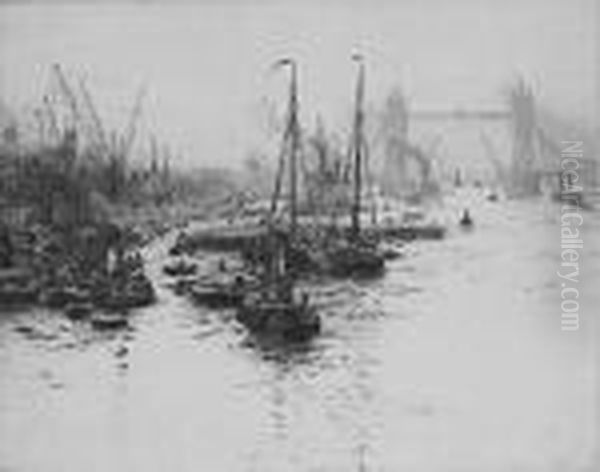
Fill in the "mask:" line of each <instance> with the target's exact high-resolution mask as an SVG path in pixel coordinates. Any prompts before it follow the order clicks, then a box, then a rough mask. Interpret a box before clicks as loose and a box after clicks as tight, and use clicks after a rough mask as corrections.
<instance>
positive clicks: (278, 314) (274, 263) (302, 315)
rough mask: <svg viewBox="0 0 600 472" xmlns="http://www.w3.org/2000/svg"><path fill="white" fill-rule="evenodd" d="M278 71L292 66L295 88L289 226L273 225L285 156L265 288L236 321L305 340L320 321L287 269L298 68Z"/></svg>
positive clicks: (251, 296)
mask: <svg viewBox="0 0 600 472" xmlns="http://www.w3.org/2000/svg"><path fill="white" fill-rule="evenodd" d="M278 65H280V66H290V69H291V86H290V102H289V119H288V126H287V128H286V131H285V135H284V148H285V143H286V138H289V145H290V146H289V151H290V152H289V184H290V208H289V212H290V223H289V228H288V229H287V230H285V229H283V230H282V229H281V228H278V227H277V225H276V223H275V213H276V211H277V200H278V197H279V192H280V190H281V180H282V175H281V174H282V172H283V167H284V163H285V158H284V154H283V153H282V158H281V159H280V172H279V175H278V177H277V179H276V185H275V191H274V195H273V200H272V207H271V212H270V217H269V219H268V220H269V221H268V222H267V225H268V227H267V252H266V254H265V256H266V257H265V261H264V271H263V274H262V280H261V282H262V283H261V286H260V287H259V288H258V289H257V290H255V291H250V292H248V293H247V294H246V296H245V297H244V299H243V301H242V303H241V305H240V307H239V308H238V312H237V315H236V319H237V320H238V321H239V322H240V323H242V324H243V325H245V326H246V327H247V328H248V330H250V331H251V332H252V333H254V334H257V335H261V336H267V337H270V338H278V339H282V340H284V341H304V340H307V339H310V338H311V337H312V336H314V335H316V334H318V333H319V332H320V330H321V319H320V317H319V315H318V314H317V311H316V309H315V307H314V306H312V305H311V304H310V301H309V297H308V294H307V293H306V292H304V293H302V294H301V295H300V297H298V296H297V294H296V290H295V277H294V274H293V273H292V272H290V270H289V261H288V258H289V254H290V247H291V246H292V244H293V242H294V240H295V236H296V230H297V198H296V197H297V172H296V166H297V159H298V148H299V145H300V143H299V125H298V114H297V111H298V96H297V94H298V86H297V71H296V63H295V62H294V61H293V60H292V59H284V60H282V61H279V62H278Z"/></svg>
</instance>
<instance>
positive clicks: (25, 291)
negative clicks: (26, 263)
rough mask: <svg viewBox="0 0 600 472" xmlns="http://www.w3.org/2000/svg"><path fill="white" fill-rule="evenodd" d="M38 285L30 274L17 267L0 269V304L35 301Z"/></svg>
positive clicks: (18, 303)
mask: <svg viewBox="0 0 600 472" xmlns="http://www.w3.org/2000/svg"><path fill="white" fill-rule="evenodd" d="M37 297H38V287H37V284H36V283H35V281H34V279H33V277H32V276H31V274H29V273H28V272H27V271H24V270H20V269H17V268H7V269H0V306H11V305H27V304H31V303H35V302H36V301H37Z"/></svg>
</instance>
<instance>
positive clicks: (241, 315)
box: [236, 300, 321, 341]
mask: <svg viewBox="0 0 600 472" xmlns="http://www.w3.org/2000/svg"><path fill="white" fill-rule="evenodd" d="M236 319H237V320H238V321H239V322H240V323H242V324H243V325H244V326H246V328H247V329H248V330H249V331H250V332H251V333H253V334H256V335H260V336H267V337H275V338H281V339H283V340H286V341H306V340H308V339H310V338H312V337H313V336H315V335H317V334H319V332H320V331H321V320H320V318H319V316H318V315H317V313H316V310H315V309H314V307H310V306H306V305H296V304H293V303H282V302H272V301H263V300H260V301H254V302H246V303H244V304H242V306H241V307H240V309H239V310H238V313H237V315H236Z"/></svg>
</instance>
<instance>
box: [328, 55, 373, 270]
mask: <svg viewBox="0 0 600 472" xmlns="http://www.w3.org/2000/svg"><path fill="white" fill-rule="evenodd" d="M353 60H355V61H356V62H358V66H359V69H358V81H357V85H356V98H355V111H354V125H353V136H352V157H353V163H352V164H353V170H354V172H353V202H352V206H351V214H350V217H351V228H350V234H349V235H346V237H344V238H341V239H340V238H338V239H336V240H334V242H333V244H332V245H331V246H330V247H329V248H327V249H326V265H327V272H328V273H329V274H330V275H333V276H342V277H345V276H373V275H379V274H381V273H382V272H383V270H384V268H385V262H384V258H383V256H382V255H381V254H379V252H378V251H377V248H376V246H375V244H373V243H371V242H369V241H367V239H366V238H365V237H364V234H363V232H362V231H361V210H362V181H363V179H362V177H363V176H362V172H363V166H364V162H363V161H364V152H365V150H366V140H365V136H364V130H363V128H364V109H363V101H364V90H365V66H364V62H363V58H362V56H359V55H355V56H353Z"/></svg>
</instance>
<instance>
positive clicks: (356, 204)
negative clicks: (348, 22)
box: [352, 55, 365, 236]
mask: <svg viewBox="0 0 600 472" xmlns="http://www.w3.org/2000/svg"><path fill="white" fill-rule="evenodd" d="M352 60H354V61H355V62H358V81H357V83H356V97H355V111H354V129H353V132H354V136H353V137H354V139H353V151H354V201H353V204H352V234H353V236H358V234H359V233H360V207H361V192H362V149H363V144H364V143H363V139H364V138H363V123H364V110H363V99H364V94H365V65H364V63H363V58H362V56H360V55H354V56H352Z"/></svg>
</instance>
